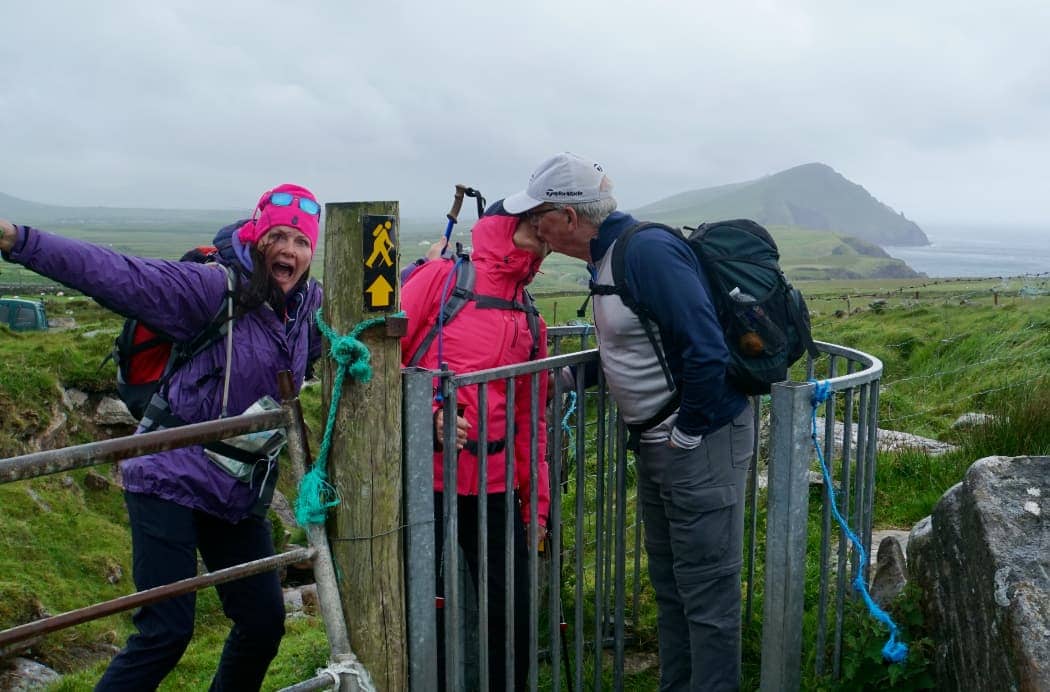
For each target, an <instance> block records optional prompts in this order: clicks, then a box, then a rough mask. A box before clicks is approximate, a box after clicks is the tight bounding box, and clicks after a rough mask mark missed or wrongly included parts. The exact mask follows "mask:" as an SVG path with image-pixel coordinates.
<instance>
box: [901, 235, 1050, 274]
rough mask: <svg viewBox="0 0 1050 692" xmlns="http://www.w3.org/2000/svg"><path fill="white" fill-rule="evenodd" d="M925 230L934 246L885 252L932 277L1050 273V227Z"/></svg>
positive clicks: (903, 248) (902, 248) (931, 244)
mask: <svg viewBox="0 0 1050 692" xmlns="http://www.w3.org/2000/svg"><path fill="white" fill-rule="evenodd" d="M923 230H924V231H925V232H926V236H927V237H928V238H929V239H930V245H928V246H926V247H901V246H891V247H886V248H885V250H886V252H888V253H889V254H890V256H891V257H896V258H897V259H901V260H904V261H905V262H906V263H907V264H908V266H909V267H911V268H912V269H914V270H915V271H919V272H923V273H924V274H926V275H927V276H929V277H930V278H949V277H990V276H1021V275H1023V274H1045V273H1048V272H1050V227H1047V228H1031V227H1028V228H1018V227H1010V226H980V227H978V226H954V227H953V226H932V227H925V226H924V227H923Z"/></svg>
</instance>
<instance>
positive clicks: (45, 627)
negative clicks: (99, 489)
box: [0, 371, 361, 690]
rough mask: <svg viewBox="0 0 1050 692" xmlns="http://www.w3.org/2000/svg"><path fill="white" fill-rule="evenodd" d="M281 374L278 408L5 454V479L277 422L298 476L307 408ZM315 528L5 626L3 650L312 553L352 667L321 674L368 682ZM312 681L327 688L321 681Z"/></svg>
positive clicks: (328, 614) (343, 659) (0, 470)
mask: <svg viewBox="0 0 1050 692" xmlns="http://www.w3.org/2000/svg"><path fill="white" fill-rule="evenodd" d="M277 377H278V384H279V386H280V390H281V394H282V397H283V399H284V400H283V402H282V406H281V408H280V409H278V410H273V411H264V412H261V413H251V414H244V415H240V416H233V417H230V418H224V419H222V420H214V421H207V422H204V423H195V424H192V425H186V426H182V427H179V428H171V429H167V430H158V431H156V432H149V433H143V434H141V435H132V436H128V437H120V438H115V439H111V440H103V441H100V442H89V443H87V444H82V445H77V446H74V447H66V448H64V449H56V450H47V451H42V452H36V453H33V454H26V455H23V456H18V457H13V458H10V459H4V460H0V483H9V482H12V481H18V480H26V479H30V478H37V477H40V476H46V475H50V474H55V473H61V472H63V471H71V470H74V469H80V468H86V467H89V466H96V465H99V464H104V463H108V462H115V461H119V460H121V459H126V458H129V457H134V456H140V455H143V454H150V453H153V452H161V451H166V450H170V449H177V448H179V447H186V446H189V445H194V444H204V443H207V442H213V441H218V440H223V439H226V438H230V437H234V436H237V435H242V434H245V433H251V432H258V431H262V430H271V429H273V428H284V429H285V431H286V434H287V437H288V455H289V458H290V459H291V462H292V468H293V470H294V472H295V474H296V478H301V477H302V475H303V473H304V472H305V469H306V466H307V464H308V461H309V450H308V448H307V444H306V435H305V432H304V431H305V426H304V424H303V416H302V409H301V407H300V403H299V399H298V397H297V396H295V394H294V389H293V386H292V379H291V374H290V373H288V372H286V371H285V372H281V373H278V376H277ZM307 536H308V539H309V542H310V547H309V548H299V549H295V550H290V551H287V552H284V553H281V554H279V555H274V556H271V557H267V558H262V559H259V560H254V561H252V562H247V563H242V564H239V565H234V566H232V567H228V568H226V569H221V570H217V571H215V572H209V573H206V574H201V575H198V576H196V577H191V578H188V579H183V580H181V581H178V582H175V583H172V584H166V585H163V586H158V587H156V588H152V589H148V590H146V591H139V592H136V593H133V594H129V595H127V596H122V597H120V598H116V599H112V600H109V601H104V602H102V603H97V604H93V605H90V606H86V607H84V608H79V609H76V610H72V611H68V612H65V613H61V614H59V615H54V616H50V617H46V618H43V619H40V620H34V621H32V622H28V623H24V624H21V625H17V626H15V627H11V628H9V629H6V630H3V631H2V632H0V653H3V652H5V651H7V650H9V648H10V647H12V646H13V645H15V644H17V643H18V642H23V641H25V640H27V639H30V638H33V637H37V636H40V635H43V634H47V633H50V632H55V631H57V630H60V629H65V628H67V627H71V626H73V625H77V624H80V623H83V622H88V621H90V620H96V619H98V618H101V617H105V616H108V615H113V614H115V613H119V612H123V611H126V610H131V609H133V608H138V607H140V606H143V605H146V604H149V603H155V602H157V601H161V600H164V599H166V598H171V597H173V596H178V595H182V594H186V593H191V592H194V591H199V590H201V589H204V588H207V587H209V586H214V585H216V584H222V583H225V582H228V581H233V580H234V579H240V578H242V577H246V576H249V575H252V574H258V573H261V572H266V571H271V570H275V569H278V568H280V567H283V566H286V565H291V564H294V563H297V562H301V561H304V560H310V561H311V562H312V563H313V570H314V578H315V581H316V584H317V595H318V604H319V608H320V612H321V615H322V618H323V620H324V624H325V629H326V632H327V634H328V641H329V647H330V653H331V659H332V661H333V662H335V664H336V665H337V666H339V667H340V668H341V669H343V670H345V673H343V674H341V675H340V678H341V679H340V680H336V679H334V678H333V677H332V676H331V675H329V676H318V678H317V679H316V680H318V681H320V682H323V683H326V686H327V687H331V686H333V685H336V684H338V683H339V682H344V683H346V684H347V685H348V687H347V688H348V689H351V690H355V689H361V688H360V687H359V686H358V684H357V682H358V680H359V677H358V675H359V671H358V670H356V668H355V666H359V664H358V663H357V662H356V659H355V657H354V656H353V654H352V652H351V650H350V639H349V636H348V634H347V629H346V621H345V619H344V618H343V611H342V605H341V602H340V600H339V593H338V589H337V586H336V579H335V568H334V565H333V564H332V559H331V553H330V551H329V549H328V539H327V537H326V535H325V533H324V527H321V526H313V527H307ZM307 682H308V683H309V682H311V681H307ZM304 684H305V683H304ZM311 689H321V687H312V688H311Z"/></svg>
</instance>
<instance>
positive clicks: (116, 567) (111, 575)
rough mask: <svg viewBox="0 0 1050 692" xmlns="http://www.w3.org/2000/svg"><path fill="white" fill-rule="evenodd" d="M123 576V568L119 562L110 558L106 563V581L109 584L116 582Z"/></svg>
mask: <svg viewBox="0 0 1050 692" xmlns="http://www.w3.org/2000/svg"><path fill="white" fill-rule="evenodd" d="M123 578H124V568H123V567H121V566H120V563H119V562H117V561H115V560H111V561H109V562H108V564H107V565H106V581H108V582H109V583H110V584H116V583H118V582H119V581H121V580H122V579H123Z"/></svg>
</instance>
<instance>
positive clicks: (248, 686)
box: [95, 492, 284, 692]
mask: <svg viewBox="0 0 1050 692" xmlns="http://www.w3.org/2000/svg"><path fill="white" fill-rule="evenodd" d="M124 497H125V502H126V503H127V507H128V515H129V517H130V520H131V546H132V561H133V572H134V578H135V586H136V588H138V590H140V591H142V590H145V589H150V588H153V587H155V586H161V585H164V584H170V583H172V582H175V581H178V580H180V579H186V578H189V577H193V576H196V575H197V551H198V550H199V551H200V555H201V558H202V559H203V560H204V564H205V565H206V567H207V569H208V570H209V571H215V570H219V569H222V568H224V567H231V566H233V565H236V564H238V563H243V562H250V561H252V560H257V559H260V558H264V557H269V556H271V555H273V554H274V548H273V537H272V535H271V529H270V522H269V520H266V519H261V518H258V517H249V518H247V519H244V520H243V521H240V522H238V523H236V524H231V523H230V522H228V521H224V520H222V519H218V518H217V517H214V516H212V515H210V514H206V513H204V512H199V511H195V510H192V509H189V508H186V507H183V506H181V505H177V504H175V503H174V502H169V501H167V500H161V499H159V498H156V497H153V496H151V495H144V494H141V493H131V492H126V493H125V494H124ZM215 589H216V591H218V593H219V599H220V600H221V601H222V609H223V612H224V613H225V614H226V616H227V617H228V618H230V620H232V621H233V628H232V629H231V630H230V634H229V636H228V637H227V638H226V644H225V646H224V647H223V650H222V657H221V658H220V659H219V666H218V670H217V671H216V673H215V678H214V679H213V680H212V684H211V689H212V690H223V691H226V690H252V691H254V690H258V689H259V688H260V687H261V685H262V682H263V678H264V677H265V675H266V669H267V668H268V667H269V665H270V661H271V660H272V659H273V657H274V656H276V655H277V648H278V646H279V645H280V642H281V637H283V636H284V598H283V595H282V593H281V584H280V580H279V579H278V576H277V572H275V571H271V572H266V573H263V574H257V575H253V576H250V577H245V578H243V579H238V580H236V581H232V582H227V583H225V584H219V585H217V586H216V587H215ZM195 606H196V594H193V593H190V594H187V595H184V596H177V597H175V598H172V599H168V600H166V601H161V602H159V603H154V604H152V605H147V606H143V607H142V608H140V609H139V610H138V611H137V612H136V613H135V615H134V618H133V621H134V623H135V627H136V628H138V633H136V634H133V635H132V636H131V637H129V638H128V643H127V645H126V646H125V647H124V649H123V650H122V651H121V652H120V653H119V654H117V656H116V657H115V658H114V659H113V661H112V662H111V663H110V664H109V667H108V668H107V669H106V672H105V673H104V674H103V676H102V679H101V680H99V682H98V685H97V686H96V687H95V690H96V691H102V692H109V691H111V690H118V691H125V690H126V691H127V692H132V691H134V692H140V691H141V690H153V689H156V688H157V686H158V685H159V684H160V682H161V680H163V679H164V677H165V676H166V675H167V674H168V673H169V672H171V670H172V669H173V668H174V667H175V664H176V663H178V662H179V659H180V658H181V657H182V654H183V653H184V652H185V650H186V647H187V645H188V644H189V642H190V638H191V637H192V636H193V619H194V610H195Z"/></svg>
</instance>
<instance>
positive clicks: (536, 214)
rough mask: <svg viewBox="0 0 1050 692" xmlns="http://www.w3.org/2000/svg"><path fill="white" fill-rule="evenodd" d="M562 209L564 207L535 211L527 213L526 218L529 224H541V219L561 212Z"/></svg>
mask: <svg viewBox="0 0 1050 692" xmlns="http://www.w3.org/2000/svg"><path fill="white" fill-rule="evenodd" d="M562 208H563V207H547V208H546V209H543V208H538V209H533V210H532V211H527V212H525V218H526V219H528V220H529V223H534V224H536V223H539V222H540V219H541V218H543V217H544V216H545V215H546V214H549V213H550V212H552V211H559V210H561V209H562Z"/></svg>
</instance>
